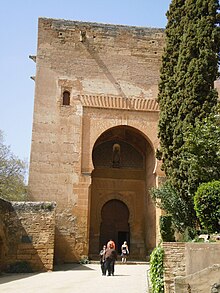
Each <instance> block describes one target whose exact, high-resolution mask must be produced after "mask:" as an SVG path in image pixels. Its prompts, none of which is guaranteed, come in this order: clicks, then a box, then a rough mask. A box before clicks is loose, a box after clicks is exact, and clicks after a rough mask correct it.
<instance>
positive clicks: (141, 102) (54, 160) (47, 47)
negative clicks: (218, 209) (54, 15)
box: [29, 18, 164, 262]
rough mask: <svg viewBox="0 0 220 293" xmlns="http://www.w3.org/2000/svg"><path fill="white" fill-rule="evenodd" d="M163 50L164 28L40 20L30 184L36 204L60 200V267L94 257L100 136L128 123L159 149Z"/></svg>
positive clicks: (58, 259)
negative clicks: (95, 155)
mask: <svg viewBox="0 0 220 293" xmlns="http://www.w3.org/2000/svg"><path fill="white" fill-rule="evenodd" d="M163 46H164V30H163V29H155V28H143V27H129V26H120V25H110V24H97V23H85V22H77V21H67V20H59V19H46V18H40V19H39V23H38V46H37V55H36V78H35V85H36V86H35V103H34V119H33V131H32V146H31V160H30V171H29V187H30V190H31V194H32V198H31V200H33V201H39V200H40V201H45V200H46V201H55V202H56V203H57V209H56V224H57V225H56V228H57V229H56V249H55V250H56V253H55V258H56V260H57V261H58V262H72V261H78V260H79V259H80V257H82V256H83V255H88V249H89V239H88V237H89V215H90V212H95V211H89V208H90V189H91V184H92V180H91V173H92V171H93V163H92V150H93V147H94V144H95V142H96V140H97V139H98V137H99V136H100V135H101V134H102V133H103V132H105V131H106V130H108V129H110V128H111V127H117V126H120V125H128V126H132V127H134V128H136V129H139V130H140V131H142V132H143V133H144V134H145V136H146V138H148V139H149V143H151V144H152V147H154V149H156V148H157V147H158V144H159V141H158V137H157V121H158V106H157V104H156V97H157V92H158V88H157V85H158V80H159V70H160V65H161V55H162V53H163ZM64 91H68V92H69V93H70V105H63V104H62V95H63V92H64ZM137 111H139V113H138V115H137ZM88 113H93V116H92V117H88V115H87V114H88Z"/></svg>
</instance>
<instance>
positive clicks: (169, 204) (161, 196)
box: [150, 181, 192, 232]
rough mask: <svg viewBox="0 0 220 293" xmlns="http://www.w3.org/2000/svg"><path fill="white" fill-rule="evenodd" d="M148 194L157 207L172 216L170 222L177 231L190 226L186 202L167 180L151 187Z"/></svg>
mask: <svg viewBox="0 0 220 293" xmlns="http://www.w3.org/2000/svg"><path fill="white" fill-rule="evenodd" d="M150 194H151V197H152V199H153V201H154V202H155V204H156V205H157V207H159V208H161V209H162V210H164V211H166V213H167V215H170V216H171V217H172V223H173V225H174V228H175V229H176V230H177V231H179V232H183V231H184V230H185V229H186V227H188V226H192V223H191V215H190V209H189V205H188V203H186V202H185V201H184V200H183V199H182V198H181V197H180V196H179V193H178V192H177V191H176V190H175V189H174V188H173V186H172V185H171V184H170V182H169V181H166V182H165V183H164V184H163V185H162V186H161V187H160V188H152V189H151V190H150Z"/></svg>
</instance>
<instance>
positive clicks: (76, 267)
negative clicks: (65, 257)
mask: <svg viewBox="0 0 220 293" xmlns="http://www.w3.org/2000/svg"><path fill="white" fill-rule="evenodd" d="M54 271H55V272H57V271H93V269H91V268H88V267H87V266H86V265H83V264H77V263H68V264H62V265H55V267H54Z"/></svg>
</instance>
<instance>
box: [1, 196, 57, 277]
mask: <svg viewBox="0 0 220 293" xmlns="http://www.w3.org/2000/svg"><path fill="white" fill-rule="evenodd" d="M0 212H1V213H0V249H1V250H0V257H1V259H0V260H1V262H0V263H1V267H0V269H1V271H4V272H12V273H28V272H38V271H49V270H52V269H53V253H54V230H55V204H54V203H48V202H44V203H43V202H8V201H5V200H3V199H0Z"/></svg>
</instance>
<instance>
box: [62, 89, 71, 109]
mask: <svg viewBox="0 0 220 293" xmlns="http://www.w3.org/2000/svg"><path fill="white" fill-rule="evenodd" d="M63 105H65V106H68V105H70V93H69V92H68V91H65V92H63Z"/></svg>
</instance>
